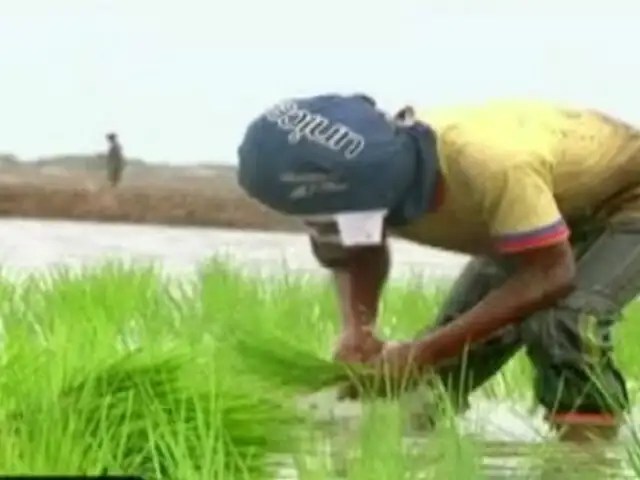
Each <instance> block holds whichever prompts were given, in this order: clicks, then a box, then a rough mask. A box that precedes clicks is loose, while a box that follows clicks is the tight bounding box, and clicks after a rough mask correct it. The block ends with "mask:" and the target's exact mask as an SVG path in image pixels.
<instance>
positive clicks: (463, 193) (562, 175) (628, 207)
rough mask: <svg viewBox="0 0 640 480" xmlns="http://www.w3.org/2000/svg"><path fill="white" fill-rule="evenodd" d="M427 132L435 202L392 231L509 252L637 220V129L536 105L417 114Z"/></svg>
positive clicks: (462, 247)
mask: <svg viewBox="0 0 640 480" xmlns="http://www.w3.org/2000/svg"><path fill="white" fill-rule="evenodd" d="M418 118H419V120H420V121H422V122H424V123H427V124H428V125H430V126H431V127H433V128H434V129H435V131H436V132H437V135H438V150H439V154H440V161H441V172H442V177H443V182H442V187H443V198H442V202H441V204H440V205H439V206H438V207H437V208H436V209H435V210H434V211H432V212H429V213H427V214H425V215H424V216H423V217H422V218H419V219H418V220H416V221H414V222H412V223H411V224H410V225H407V226H404V227H401V228H399V229H397V230H395V231H394V232H393V233H395V234H397V235H399V236H401V237H404V238H406V239H408V240H412V241H415V242H418V243H421V244H425V245H431V246H435V247H440V248H444V249H448V250H454V251H458V252H463V253H470V254H480V253H491V252H496V251H497V252H499V253H510V252H518V251H522V250H526V249H529V248H535V247H540V246H544V245H550V244H553V243H556V242H559V241H562V240H564V239H566V238H568V237H569V235H570V230H569V229H570V227H571V225H572V223H573V222H578V221H580V220H582V219H585V218H589V219H595V218H599V219H606V220H616V219H622V218H624V217H626V216H629V215H634V216H640V132H639V131H636V130H635V129H633V128H631V127H629V126H627V125H626V124H624V123H622V122H619V121H617V120H615V119H612V118H609V117H606V116H605V115H603V114H601V113H599V112H595V111H587V110H572V109H568V108H563V107H559V106H555V105H550V104H545V103H540V102H493V103H488V104H485V105H481V106H477V107H469V108H460V109H451V110H442V111H435V112H432V113H429V112H418Z"/></svg>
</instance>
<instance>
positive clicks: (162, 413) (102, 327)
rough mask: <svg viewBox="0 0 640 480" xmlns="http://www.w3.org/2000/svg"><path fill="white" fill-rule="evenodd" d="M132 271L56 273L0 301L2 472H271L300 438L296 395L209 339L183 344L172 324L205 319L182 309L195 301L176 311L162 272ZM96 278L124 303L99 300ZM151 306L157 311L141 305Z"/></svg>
mask: <svg viewBox="0 0 640 480" xmlns="http://www.w3.org/2000/svg"><path fill="white" fill-rule="evenodd" d="M83 275H84V277H83ZM83 278H84V279H85V281H84V282H83V281H82V279H83ZM151 278H152V277H147V280H150V279H151ZM139 279H140V271H136V270H133V271H131V272H128V271H127V270H126V269H122V270H120V271H118V272H115V273H114V272H113V270H109V269H108V268H105V270H104V278H102V279H101V278H100V270H99V269H98V270H94V271H93V272H91V274H87V272H84V273H82V272H81V273H74V274H72V273H69V272H63V273H62V274H60V273H57V274H56V277H55V281H52V280H51V278H43V279H41V281H37V280H38V278H35V277H32V278H31V279H27V281H26V282H24V283H23V284H22V287H21V288H16V289H15V291H14V293H16V294H17V295H16V296H14V297H12V298H4V299H0V311H2V319H3V327H4V333H5V345H4V348H3V349H2V351H1V352H0V398H2V402H0V432H2V437H1V438H2V441H0V471H2V472H6V473H60V474H70V473H71V474H80V473H96V472H98V471H103V470H105V469H106V470H108V471H110V472H114V473H125V472H126V473H141V474H144V475H145V476H146V478H185V479H199V478H202V479H205V478H206V479H212V478H213V479H215V478H232V479H233V478H237V479H245V478H247V479H254V478H255V479H259V478H272V477H273V475H274V474H275V473H274V472H275V471H276V469H277V468H279V463H280V460H278V459H279V456H281V455H284V454H287V455H291V454H292V453H293V452H295V451H296V450H297V448H298V444H299V443H300V438H299V435H298V433H297V432H299V429H298V427H299V425H300V424H301V421H302V419H301V418H300V416H299V414H298V413H297V411H296V410H295V408H294V406H293V404H292V402H288V401H287V399H286V398H284V397H283V396H282V395H279V394H278V392H274V391H273V390H269V391H266V390H261V389H259V388H258V387H257V385H255V384H253V383H252V382H251V381H250V380H249V379H248V378H246V377H242V376H241V375H239V373H238V372H236V371H234V370H232V369H230V368H228V367H229V366H230V364H231V362H230V361H229V360H227V359H226V357H225V355H226V353H228V351H227V350H225V349H222V348H220V349H218V348H214V347H215V345H214V343H213V342H209V341H206V340H205V339H203V340H202V341H201V342H200V343H197V342H195V341H194V339H195V336H188V337H187V338H188V341H184V340H182V339H181V338H180V336H179V335H178V333H177V332H178V331H179V329H176V328H175V326H176V325H184V327H185V331H189V329H190V328H193V326H194V325H196V324H198V325H199V324H201V322H199V321H198V322H196V321H193V322H191V321H190V319H189V318H188V317H187V315H197V312H198V311H200V308H197V307H196V306H192V307H186V308H175V306H173V307H172V305H174V304H175V302H176V299H175V298H170V296H168V295H167V292H166V290H163V289H162V283H161V282H160V281H159V280H158V279H156V281H155V282H153V281H147V282H140V283H138V285H137V287H133V286H132V283H134V280H135V281H138V280H139ZM107 280H108V282H107ZM104 283H109V291H112V292H113V297H111V298H110V300H113V301H117V298H116V297H118V296H119V295H118V292H119V291H120V292H121V294H122V296H123V297H124V298H125V302H124V305H126V308H125V306H123V305H120V307H119V310H116V307H113V306H110V305H106V306H105V303H104V300H105V297H104V295H102V294H101V292H103V293H104V290H105V289H104V286H103V284H104ZM26 292H28V294H29V295H28V297H27V295H26ZM57 292H59V293H60V296H61V297H58V296H57ZM107 298H109V296H107ZM149 299H154V300H153V301H151V302H150V300H149ZM25 300H30V304H31V305H33V307H34V310H35V312H37V313H38V314H35V313H34V312H33V311H31V312H30V310H29V308H28V305H26V303H25ZM194 300H197V297H193V298H189V297H183V298H182V299H181V301H182V302H186V303H189V302H193V301H194ZM150 304H151V305H155V308H156V309H157V310H155V311H156V312H158V313H159V315H161V316H160V318H158V319H156V318H150V316H149V315H148V314H146V313H145V312H146V309H148V308H149V306H150ZM114 312H118V315H115V314H114ZM160 312H162V313H161V314H160ZM22 314H26V315H27V317H28V318H30V321H22V322H21V321H19V318H20V317H19V315H22ZM29 315H30V316H29ZM120 315H121V316H122V318H126V321H121V320H120V318H121V317H120ZM52 318H54V319H56V321H55V322H51V321H50V319H52ZM158 321H159V322H160V325H164V326H159V324H158ZM154 322H155V323H154ZM122 326H127V327H129V330H128V333H131V332H134V333H137V334H138V335H137V338H136V339H135V340H136V341H135V342H134V343H128V342H123V339H122V338H121V337H122V335H123V333H127V330H126V329H124V330H123V328H121V327H122Z"/></svg>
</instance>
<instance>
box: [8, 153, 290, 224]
mask: <svg viewBox="0 0 640 480" xmlns="http://www.w3.org/2000/svg"><path fill="white" fill-rule="evenodd" d="M0 216H4V217H27V218H29V217H31V218H46V219H69V220H91V221H105V222H130V223H147V224H163V225H184V226H203V227H204V226H211V227H228V228H240V229H245V228H246V229H259V230H285V231H291V230H295V229H296V228H295V225H294V224H293V223H292V222H291V221H289V220H287V219H286V218H284V217H282V216H280V215H277V214H275V213H273V212H270V211H267V210H265V209H263V208H262V207H260V206H259V205H258V204H256V202H254V201H252V200H250V199H249V198H247V197H246V196H245V195H244V194H243V192H242V191H241V190H240V188H239V187H238V186H237V184H236V181H235V174H234V170H233V168H230V167H226V166H220V167H215V166H193V167H166V166H155V165H144V166H141V165H134V166H130V167H128V168H127V169H126V170H125V173H124V179H123V182H122V183H121V185H120V186H118V187H117V188H115V189H112V188H109V187H108V186H107V183H106V178H105V173H104V171H101V170H100V169H87V168H79V167H77V166H74V167H66V166H61V165H59V164H57V165H56V164H52V165H47V164H34V165H30V164H26V163H20V164H14V165H6V164H5V165H2V166H0Z"/></svg>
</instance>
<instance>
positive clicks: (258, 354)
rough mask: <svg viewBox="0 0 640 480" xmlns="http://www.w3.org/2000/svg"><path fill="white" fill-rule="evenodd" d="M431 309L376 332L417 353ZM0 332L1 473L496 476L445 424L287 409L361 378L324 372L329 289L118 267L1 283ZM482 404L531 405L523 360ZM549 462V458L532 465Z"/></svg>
mask: <svg viewBox="0 0 640 480" xmlns="http://www.w3.org/2000/svg"><path fill="white" fill-rule="evenodd" d="M440 300H441V295H438V294H426V293H425V288H424V285H422V284H421V283H420V282H418V281H415V282H410V283H408V284H402V285H401V284H396V285H391V286H390V287H389V288H388V289H387V291H386V293H385V297H384V300H383V305H382V309H381V311H382V318H381V322H380V326H379V328H380V331H381V334H383V335H384V336H385V337H388V338H393V339H402V338H411V337H412V336H413V335H414V334H415V332H417V331H419V330H420V329H422V328H424V327H425V325H426V324H428V322H429V319H430V318H433V316H434V315H435V312H436V311H437V309H438V306H439V303H440ZM636 308H637V307H633V308H632V309H631V310H630V313H629V315H628V318H627V321H625V322H623V323H622V324H621V325H620V327H619V329H618V332H617V346H618V349H617V352H616V353H617V356H618V358H619V362H620V363H621V365H622V368H623V369H624V371H625V372H626V373H627V375H628V376H629V378H630V379H631V380H632V381H633V380H634V379H638V378H640V350H638V349H637V348H636V347H635V339H636V338H640V336H639V335H640V324H636V323H635V322H634V321H632V318H633V317H634V316H635V315H634V309H636ZM638 313H640V312H638ZM0 321H1V327H2V349H0V472H2V473H6V474H45V473H47V474H82V473H89V474H93V473H97V472H101V471H105V470H106V471H109V472H112V473H140V474H143V475H145V478H149V479H153V478H158V479H159V478H167V479H177V478H179V479H182V480H200V479H202V480H205V479H206V480H211V479H273V478H300V479H308V480H314V479H318V480H319V479H329V478H337V477H338V476H342V478H348V479H350V480H372V479H377V478H381V479H387V478H388V479H394V480H395V479H401V478H402V479H404V478H406V479H418V478H421V479H422V478H427V479H429V478H433V479H436V478H437V479H442V478H474V479H476V478H477V479H482V478H496V477H489V476H488V475H489V474H488V473H487V466H486V459H487V458H488V457H490V456H491V451H492V449H493V450H495V448H497V447H495V445H493V446H492V445H491V444H488V443H486V442H485V441H483V440H482V439H479V438H476V437H474V436H472V435H465V434H464V432H462V431H461V430H460V427H459V425H458V424H457V423H456V422H455V421H454V419H453V418H450V417H445V418H444V420H443V421H442V422H441V423H440V424H439V425H438V426H437V428H436V429H435V430H434V431H432V432H430V433H429V434H428V435H423V436H421V438H417V439H415V438H414V439H409V438H408V437H407V432H406V409H405V403H403V402H404V401H403V400H402V399H401V400H399V401H395V400H384V399H380V400H372V401H370V402H367V403H366V405H364V410H363V414H362V418H361V419H360V420H359V421H358V422H355V423H354V422H353V421H351V420H349V421H344V422H343V421H336V422H329V423H328V424H327V423H321V422H318V421H316V420H314V417H313V415H311V414H309V413H307V412H306V411H301V410H300V409H299V408H298V407H299V404H300V395H301V393H302V389H303V388H302V387H304V386H307V387H308V390H309V391H311V390H315V389H320V388H322V387H326V386H331V385H333V384H335V383H336V382H337V381H339V380H342V379H344V378H348V376H349V375H352V374H353V373H354V372H353V371H349V370H348V369H346V368H345V366H342V365H336V364H334V363H333V362H331V361H330V360H329V359H330V356H331V351H332V347H333V341H334V339H335V337H336V335H337V333H338V326H339V324H338V312H337V308H336V302H335V299H334V292H333V288H332V286H331V285H330V284H328V283H327V281H326V279H322V278H306V279H302V278H299V277H294V276H278V277H274V278H273V279H269V280H268V281H267V280H264V279H262V280H260V279H256V278H254V277H250V276H246V275H244V274H241V273H240V272H239V271H238V270H236V269H234V268H233V266H231V265H229V264H227V263H224V262H222V261H213V262H211V263H210V264H209V265H207V266H206V267H204V268H203V269H202V270H201V272H199V275H198V277H197V278H196V279H190V280H188V279H184V280H175V279H173V280H169V279H165V278H163V277H162V275H161V274H160V273H159V272H158V271H156V270H155V269H153V268H143V267H135V268H134V267H124V266H122V265H119V264H108V265H104V266H102V267H99V268H91V269H84V270H80V271H73V272H72V271H70V270H58V271H52V272H49V273H48V274H46V275H42V274H37V275H32V276H28V277H26V278H24V279H22V280H20V281H13V280H10V279H8V278H4V277H0ZM345 375H346V376H347V377H345ZM478 395H479V396H480V397H485V398H488V399H497V400H500V401H504V400H510V401H515V402H521V403H522V402H525V401H527V400H528V399H529V397H530V378H529V367H528V365H527V363H526V360H525V359H524V358H523V357H522V356H518V357H516V358H515V359H514V360H513V361H512V362H511V363H510V364H509V365H508V366H507V367H506V368H505V369H504V371H503V372H502V373H501V374H500V375H499V376H498V377H496V378H495V379H493V380H492V381H491V382H489V384H488V385H487V386H485V387H483V389H482V391H481V392H479V394H478ZM489 420H490V419H487V421H489ZM556 448H557V447H556V446H555V445H552V446H550V447H549V448H548V449H545V445H542V446H540V447H539V448H537V451H536V452H537V453H536V454H535V458H536V459H538V460H539V459H540V458H543V457H544V455H547V453H548V452H552V451H553V450H554V449H556ZM630 451H631V452H635V451H640V449H638V450H630ZM526 452H527V453H526V455H529V453H530V452H531V449H530V448H529V447H527V449H526ZM545 452H546V453H545ZM500 455H503V456H505V458H506V456H508V455H507V454H505V453H504V452H503V451H502V450H501V451H500ZM549 455H551V454H549ZM494 456H495V455H494ZM501 458H502V457H501ZM532 458H533V457H532ZM545 458H546V457H545ZM630 458H631V460H632V462H631V463H634V462H635V459H636V458H637V457H634V456H633V455H631V456H630ZM503 463H504V462H503ZM534 463H535V462H532V461H530V462H528V463H527V462H524V463H521V464H519V466H517V467H516V468H517V469H520V470H522V469H523V468H525V466H524V465H533V464H534ZM627 463H629V462H627ZM635 463H638V462H635ZM512 473H513V472H512ZM582 475H583V476H585V475H586V474H584V473H583V474H582ZM512 477H513V478H517V476H515V475H512ZM545 478H546V477H545ZM562 478H572V477H567V476H566V475H565V476H564V477H562ZM587 478H591V477H589V476H588V475H587ZM600 478H602V477H600Z"/></svg>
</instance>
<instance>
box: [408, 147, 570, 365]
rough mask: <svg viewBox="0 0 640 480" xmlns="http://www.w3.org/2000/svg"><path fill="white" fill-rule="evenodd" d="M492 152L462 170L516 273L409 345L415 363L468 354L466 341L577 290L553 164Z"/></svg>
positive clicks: (530, 156)
mask: <svg viewBox="0 0 640 480" xmlns="http://www.w3.org/2000/svg"><path fill="white" fill-rule="evenodd" d="M494 153H495V155H492V156H491V158H494V160H495V161H494V162H493V163H492V162H491V158H487V159H483V158H482V157H476V160H477V161H473V160H474V158H472V159H471V160H470V161H469V162H468V163H467V164H465V165H464V166H465V170H464V171H463V172H462V170H461V172H462V174H463V175H466V178H465V179H464V181H465V185H466V186H467V190H468V191H469V193H470V196H471V198H473V199H474V200H475V201H476V202H477V205H478V206H479V207H480V211H481V212H482V216H483V217H484V220H485V222H486V225H487V228H488V229H489V231H490V233H491V235H492V237H493V240H494V245H495V253H497V254H500V255H503V256H504V257H506V258H511V259H512V260H513V261H514V263H515V265H516V270H515V272H514V273H513V274H512V276H511V277H510V278H509V279H508V280H507V281H506V282H505V283H504V284H503V285H502V286H500V287H499V288H497V289H495V290H494V291H492V292H491V293H489V294H488V295H487V296H486V297H485V298H484V299H483V300H482V301H481V302H479V303H478V304H477V305H476V306H475V307H474V308H472V309H471V310H469V311H467V312H465V313H463V314H462V315H461V316H460V317H459V318H458V319H456V320H454V321H453V322H451V323H450V324H448V325H446V326H444V327H442V328H440V329H438V330H436V331H434V332H433V333H432V334H431V335H429V336H428V337H427V338H424V339H422V340H420V341H418V342H416V344H415V345H413V348H414V349H415V350H412V349H411V347H408V351H407V352H405V353H410V354H412V355H415V356H416V361H417V362H418V364H422V365H433V364H437V363H439V362H441V361H442V360H444V359H446V358H448V357H452V356H456V355H460V354H463V353H464V350H465V348H467V347H468V346H469V344H471V343H475V342H478V341H482V340H484V339H485V338H486V337H488V336H490V335H491V334H493V333H495V332H497V331H499V330H501V329H502V328H504V327H506V326H508V325H510V324H513V323H516V322H520V321H522V319H524V318H526V317H527V316H529V315H531V314H533V313H534V312H536V311H538V310H540V309H543V308H546V307H549V306H551V305H552V304H553V303H554V302H556V301H557V300H559V299H561V298H563V297H564V296H566V295H567V294H568V293H569V292H570V291H571V290H572V289H573V282H574V277H575V260H574V256H573V252H572V249H571V245H570V243H569V240H568V239H569V234H570V233H569V229H568V227H567V225H566V224H565V222H564V219H563V217H562V215H561V213H560V211H559V208H558V205H557V204H556V200H555V198H554V195H553V189H552V188H553V187H552V184H553V180H552V173H551V172H552V165H550V164H549V163H548V162H547V161H546V159H545V157H544V156H536V155H535V152H532V153H531V154H525V155H527V156H526V157H521V155H522V153H520V152H518V151H513V152H494ZM501 154H502V157H500V155H501ZM518 157H520V158H518ZM511 159H513V160H514V161H513V162H512V161H511Z"/></svg>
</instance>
